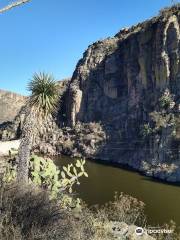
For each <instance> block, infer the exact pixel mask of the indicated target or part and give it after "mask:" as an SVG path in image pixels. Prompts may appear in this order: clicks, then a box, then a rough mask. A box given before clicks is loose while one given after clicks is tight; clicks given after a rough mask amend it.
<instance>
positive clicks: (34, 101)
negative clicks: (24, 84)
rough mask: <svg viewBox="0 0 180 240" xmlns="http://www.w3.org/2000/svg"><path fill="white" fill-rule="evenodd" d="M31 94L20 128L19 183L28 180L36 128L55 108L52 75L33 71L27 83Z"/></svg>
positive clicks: (55, 88)
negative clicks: (21, 127)
mask: <svg viewBox="0 0 180 240" xmlns="http://www.w3.org/2000/svg"><path fill="white" fill-rule="evenodd" d="M28 90H29V91H31V96H30V97H29V99H28V102H27V105H26V106H27V111H26V116H25V120H24V125H23V129H22V136H21V143H20V147H19V153H18V172H17V180H18V182H19V183H27V182H28V167H29V158H30V151H31V148H32V145H33V140H34V139H35V137H36V134H37V132H38V128H39V127H40V124H42V122H45V121H46V120H47V118H48V117H49V115H52V113H53V112H55V111H56V109H57V103H58V96H59V95H58V88H57V85H56V81H55V80H54V78H53V76H52V75H49V74H46V73H35V74H34V76H33V78H32V80H31V81H30V82H29V84H28Z"/></svg>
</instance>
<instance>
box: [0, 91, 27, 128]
mask: <svg viewBox="0 0 180 240" xmlns="http://www.w3.org/2000/svg"><path fill="white" fill-rule="evenodd" d="M25 102H26V97H24V96H22V95H19V94H16V93H12V92H8V91H4V90H1V89H0V124H1V123H3V122H7V121H13V120H14V118H15V117H16V115H17V114H18V113H19V111H20V109H21V107H22V106H24V105H25Z"/></svg>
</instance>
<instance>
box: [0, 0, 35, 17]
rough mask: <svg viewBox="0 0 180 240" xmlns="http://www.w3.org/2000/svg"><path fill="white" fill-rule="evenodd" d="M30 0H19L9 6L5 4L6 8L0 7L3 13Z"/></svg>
mask: <svg viewBox="0 0 180 240" xmlns="http://www.w3.org/2000/svg"><path fill="white" fill-rule="evenodd" d="M29 1H30V0H19V1H16V2H13V3H11V4H9V5H7V6H5V7H4V8H1V9H0V14H1V13H3V12H6V11H8V10H10V9H12V8H14V7H18V6H19V5H21V4H24V3H27V2H29Z"/></svg>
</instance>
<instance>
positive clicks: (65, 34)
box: [0, 0, 178, 94]
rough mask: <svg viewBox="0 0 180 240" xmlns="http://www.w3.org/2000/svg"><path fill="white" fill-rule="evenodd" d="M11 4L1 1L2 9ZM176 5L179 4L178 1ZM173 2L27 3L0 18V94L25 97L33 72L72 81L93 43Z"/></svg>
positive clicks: (60, 0)
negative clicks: (9, 93) (86, 50)
mask: <svg viewBox="0 0 180 240" xmlns="http://www.w3.org/2000/svg"><path fill="white" fill-rule="evenodd" d="M9 2H10V0H0V7H2V6H4V5H5V4H6V3H9ZM176 2H178V1H176ZM170 4H171V0H123V1H121V0H31V2H30V3H28V4H26V5H23V6H21V7H19V8H14V9H13V10H11V11H8V12H6V13H4V14H1V15H0V30H1V32H0V36H1V37H0V88H1V89H6V90H10V91H14V92H17V93H21V94H28V92H27V91H26V85H27V82H28V81H29V79H31V77H32V75H33V73H34V72H38V71H46V72H50V73H52V74H53V75H54V77H55V78H56V79H58V80H60V79H63V78H66V77H69V76H71V75H72V73H73V71H74V69H75V66H76V64H77V61H78V60H79V59H80V58H81V57H82V54H83V52H84V51H85V49H86V48H87V47H88V45H90V44H91V43H93V42H95V41H97V40H98V39H104V38H106V37H109V36H113V35H115V34H116V33H117V32H118V31H119V30H120V29H121V28H123V27H128V26H131V25H133V24H136V23H138V22H141V21H143V20H145V19H148V18H151V17H153V16H155V15H156V14H158V11H159V9H161V8H162V7H165V6H169V5H170Z"/></svg>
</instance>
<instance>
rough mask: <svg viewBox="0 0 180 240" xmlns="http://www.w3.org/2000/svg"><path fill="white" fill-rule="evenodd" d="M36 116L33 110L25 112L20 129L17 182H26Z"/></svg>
mask: <svg viewBox="0 0 180 240" xmlns="http://www.w3.org/2000/svg"><path fill="white" fill-rule="evenodd" d="M35 123H36V116H35V113H33V111H31V112H30V113H29V114H27V116H26V118H25V121H24V126H23V129H22V136H21V143H20V146H19V153H18V167H17V181H18V183H19V184H22V185H24V184H27V183H28V175H29V159H30V154H31V149H32V145H33V139H34V133H35Z"/></svg>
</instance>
